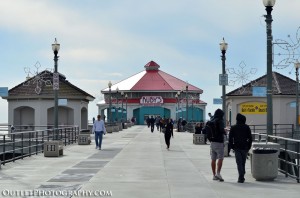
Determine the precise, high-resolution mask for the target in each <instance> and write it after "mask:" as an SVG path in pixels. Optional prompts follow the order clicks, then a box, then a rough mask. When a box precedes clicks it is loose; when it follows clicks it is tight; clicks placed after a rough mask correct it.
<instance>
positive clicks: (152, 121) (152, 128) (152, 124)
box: [150, 116, 155, 133]
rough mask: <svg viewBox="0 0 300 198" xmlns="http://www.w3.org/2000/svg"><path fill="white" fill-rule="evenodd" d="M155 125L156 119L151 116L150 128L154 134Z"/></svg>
mask: <svg viewBox="0 0 300 198" xmlns="http://www.w3.org/2000/svg"><path fill="white" fill-rule="evenodd" d="M154 123H155V119H154V118H153V116H151V118H150V127H151V132H152V133H153V131H154Z"/></svg>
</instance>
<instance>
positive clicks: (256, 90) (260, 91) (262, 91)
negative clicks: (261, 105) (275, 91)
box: [252, 87, 267, 97]
mask: <svg viewBox="0 0 300 198" xmlns="http://www.w3.org/2000/svg"><path fill="white" fill-rule="evenodd" d="M266 95H267V88H266V87H252V96H256V97H266Z"/></svg>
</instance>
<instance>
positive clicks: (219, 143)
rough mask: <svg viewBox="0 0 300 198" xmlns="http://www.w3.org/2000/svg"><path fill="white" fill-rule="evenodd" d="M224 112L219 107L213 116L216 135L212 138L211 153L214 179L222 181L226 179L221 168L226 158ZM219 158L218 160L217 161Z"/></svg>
mask: <svg viewBox="0 0 300 198" xmlns="http://www.w3.org/2000/svg"><path fill="white" fill-rule="evenodd" d="M223 116H224V112H223V111H222V110H221V109H217V110H216V111H215V113H214V116H213V117H212V120H211V122H212V123H213V126H214V127H213V128H214V137H213V138H212V139H211V144H210V155H211V169H212V173H213V180H219V181H221V182H223V181H224V179H223V178H222V176H221V169H222V165H223V159H224V135H225V130H224V119H223ZM217 160H218V162H217Z"/></svg>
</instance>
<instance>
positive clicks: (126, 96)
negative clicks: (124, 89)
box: [125, 94, 128, 122]
mask: <svg viewBox="0 0 300 198" xmlns="http://www.w3.org/2000/svg"><path fill="white" fill-rule="evenodd" d="M127 98H128V95H127V94H125V99H126V122H127Z"/></svg>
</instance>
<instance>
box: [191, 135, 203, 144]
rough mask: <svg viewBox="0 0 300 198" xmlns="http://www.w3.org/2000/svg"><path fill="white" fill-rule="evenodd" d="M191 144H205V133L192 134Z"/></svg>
mask: <svg viewBox="0 0 300 198" xmlns="http://www.w3.org/2000/svg"><path fill="white" fill-rule="evenodd" d="M193 144H205V134H195V133H194V134H193Z"/></svg>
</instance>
